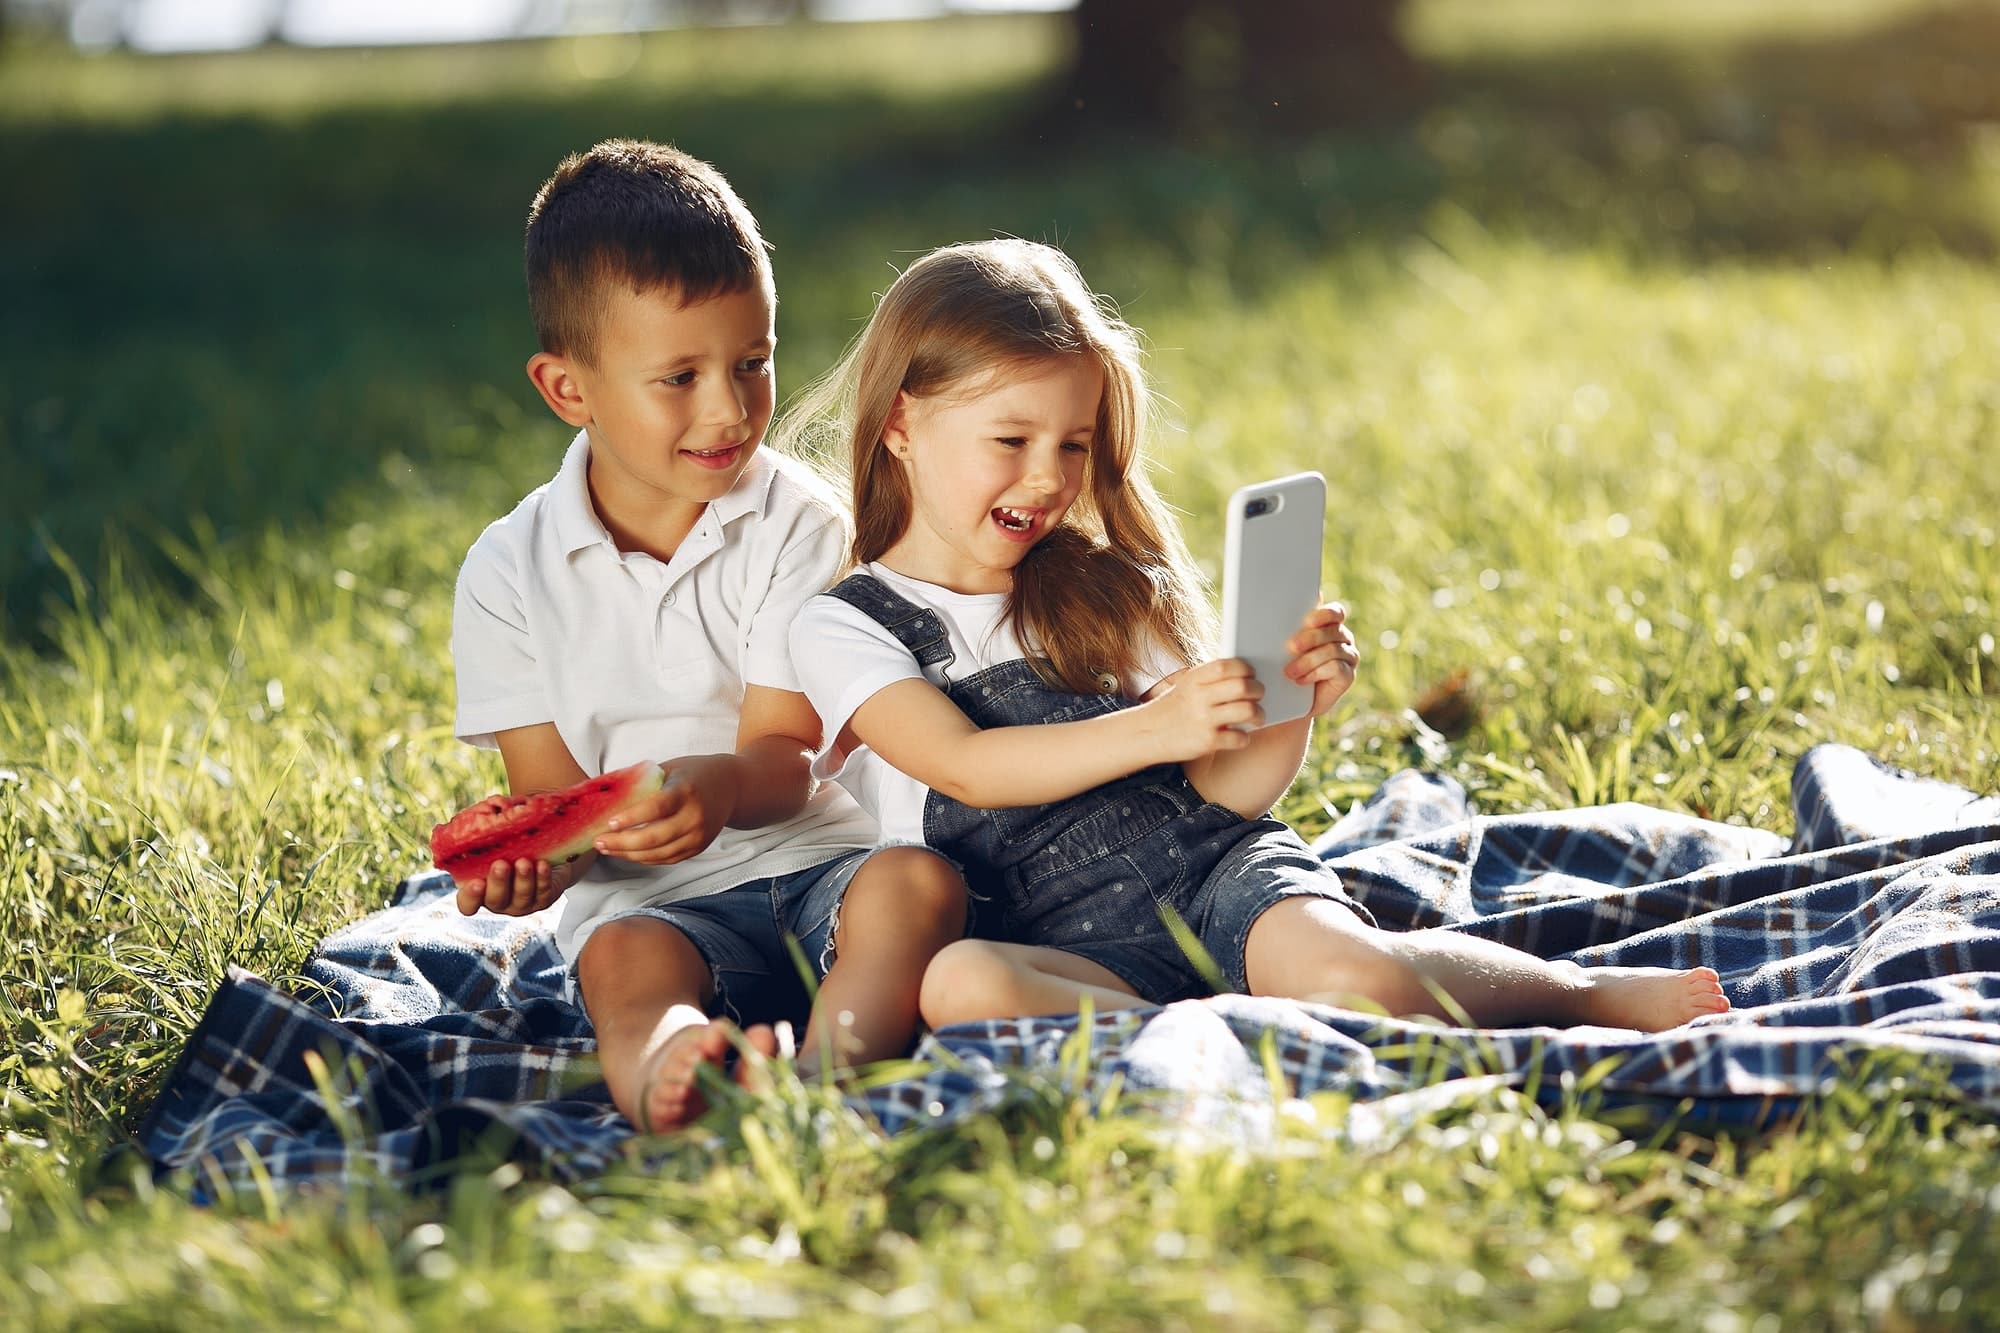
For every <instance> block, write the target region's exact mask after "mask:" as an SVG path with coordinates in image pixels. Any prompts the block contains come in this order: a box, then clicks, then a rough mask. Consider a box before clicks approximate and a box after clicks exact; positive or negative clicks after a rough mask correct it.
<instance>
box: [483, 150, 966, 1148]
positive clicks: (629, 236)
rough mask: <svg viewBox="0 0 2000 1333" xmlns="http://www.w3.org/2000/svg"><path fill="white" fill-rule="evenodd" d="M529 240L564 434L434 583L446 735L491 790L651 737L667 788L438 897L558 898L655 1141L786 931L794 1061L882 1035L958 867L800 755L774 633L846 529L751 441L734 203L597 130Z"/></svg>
mask: <svg viewBox="0 0 2000 1333" xmlns="http://www.w3.org/2000/svg"><path fill="white" fill-rule="evenodd" d="M526 258H527V275H528V299H529V305H530V308H531V310H532V312H533V315H534V322H535V331H536V336H537V338H538V339H539V342H540V346H541V350H540V351H539V352H537V353H536V354H535V355H534V356H533V357H531V358H530V359H529V361H528V365H527V371H528V378H529V379H530V380H532V381H533V382H534V385H535V388H536V389H537V390H539V391H540V393H541V395H542V398H543V400H544V401H545V402H546V403H547V404H548V405H549V408H550V410H551V411H553V412H554V413H555V414H556V416H558V417H559V418H561V419H562V420H563V421H565V422H567V423H569V424H570V425H571V426H574V427H576V428H577V435H576V438H575V440H574V441H573V442H572V443H571V445H570V447H569V451H568V453H567V455H566V456H565V457H564V460H563V463H562V467H561V470H560V471H558V472H557V474H556V476H555V479H554V480H552V481H550V482H549V483H548V484H546V485H544V486H542V487H541V488H540V489H538V490H536V491H534V492H533V493H532V494H530V495H529V496H528V497H527V498H526V499H524V500H523V501H521V503H520V505H519V506H518V507H517V508H516V509H515V510H514V511H513V512H512V513H511V514H509V515H507V516H506V517H505V518H502V519H500V520H498V521H497V522H495V523H493V524H492V525H491V526H489V527H488V528H487V529H486V531H485V532H484V533H483V534H481V536H480V537H479V539H478V541H476V542H475V543H473V546H472V550H471V551H470V553H468V555H467V556H466V560H465V565H464V567H463V568H462V569H461V571H460V573H459V579H458V594H457V602H456V606H455V608H454V612H453V617H452V659H453V662H454V664H455V667H456V670H457V676H458V718H457V731H458V734H459V736H460V738H461V739H464V740H466V741H469V742H471V743H472V744H474V745H480V746H485V747H489V748H497V749H498V750H499V751H500V756H501V759H502V761H503V762H504V763H505V765H506V769H507V783H508V787H509V789H510V790H512V791H515V792H529V791H545V790H549V789H552V788H557V787H562V786H566V785H568V784H570V783H572V782H578V781H581V780H583V779H584V778H585V777H587V776H589V775H592V774H596V773H603V772H607V771H609V770H611V769H615V768H620V767H623V766H625V765H627V764H632V763H636V762H639V761H641V760H647V759H652V760H659V761H661V762H662V766H663V767H664V768H665V769H666V772H667V779H666V782H665V784H664V786H663V787H662V788H661V790H660V791H659V792H658V793H657V794H656V795H654V796H652V797H650V798H648V799H647V800H646V801H645V802H644V803H642V804H640V805H638V806H635V807H633V809H632V810H630V811H629V812H627V813H625V814H624V816H623V817H622V818H621V819H620V820H619V821H616V822H615V823H614V827H613V830H612V831H611V832H610V833H608V834H606V835H605V836H604V837H603V838H601V839H599V840H598V842H597V845H596V852H595V854H589V855H586V856H584V857H582V858H579V859H578V860H576V861H573V862H570V863H569V864H567V865H565V866H562V867H560V868H552V867H551V866H550V865H549V864H548V863H547V862H539V863H531V862H527V861H522V862H517V863H515V864H513V865H508V864H506V863H504V862H495V864H494V865H493V867H492V869H491V871H490V872H489V874H488V876H487V878H486V881H485V882H484V884H479V885H471V886H467V887H466V888H464V889H461V890H460V893H459V900H458V906H459V910H460V911H462V912H465V913H466V914H468V915H470V914H472V913H475V912H477V911H478V910H479V909H480V908H481V907H485V908H486V909H487V910H489V911H495V912H504V913H508V914H511V915H521V914H524V913H527V912H532V911H537V910H539V909H541V908H543V907H546V906H548V905H550V904H551V903H554V902H556V901H557V900H558V896H560V902H561V909H560V916H559V920H558V923H557V926H556V943H557V945H558V947H559V948H560V949H561V950H562V953H563V956H564V957H565V958H566V959H567V960H568V962H569V964H570V968H571V984H572V987H573V992H574V993H576V994H577V995H578V996H579V997H580V1000H581V1002H582V1004H583V1006H584V1008H585V1010H586V1011H587V1012H588V1013H589V1015H590V1018H591V1022H592V1024H593V1025H594V1026H595V1028H596V1030H597V1036H598V1045H599V1053H600V1057H601V1059H602V1061H603V1066H604V1075H605V1081H606V1082H607V1083H608V1084H609V1086H610V1089H611V1096H612V1100H613V1101H614V1102H615V1103H616V1104H617V1106H618V1109H619V1110H620V1111H622V1112H624V1114H625V1115H626V1116H627V1118H629V1119H630V1120H631V1121H632V1122H633V1124H634V1125H636V1126H638V1128H639V1129H640V1130H641V1131H643V1132H652V1131H657V1130H660V1129H666V1128H672V1127H676V1126H679V1125H682V1124H685V1123H687V1122H688V1121H689V1120H691V1119H692V1118H693V1117H695V1116H696V1115H698V1114H700V1113H701V1111H702V1110H703V1109H704V1107H703V1102H702V1099H701V1097H700V1095H699V1092H698V1090H697V1087H696V1076H697V1073H698V1071H699V1068H700V1067H701V1066H702V1065H704V1064H719V1063H720V1062H721V1061H722V1059H723V1058H724V1056H725V1055H726V1054H727V1052H728V1051H729V1049H730V1046H731V1044H732V1040H733V1039H734V1038H735V1037H736V1034H737V1026H736V1025H737V1024H741V1025H742V1026H743V1027H744V1028H745V1029H747V1031H745V1032H744V1033H743V1036H742V1040H743V1041H744V1042H745V1043H746V1044H747V1045H748V1046H749V1047H750V1048H751V1049H752V1050H754V1051H756V1052H758V1053H760V1054H764V1055H769V1054H771V1053H772V1052H773V1051H774V1050H775V1047H776V1038H775V1034H774V1033H773V1031H772V1029H771V1028H770V1027H769V1026H767V1024H768V1023H769V1022H770V1021H771V1020H773V1019H776V1018H779V1017H782V1016H784V1015H785V1014H787V1013H788V1012H792V1011H794V1010H799V1011H802V1010H803V1007H804V1005H803V991H802V988H801V987H800V986H799V983H798V980H797V972H796V968H795V966H794V964H793V961H792V958H791V954H790V951H789V950H788V948H787V947H786V943H785V938H784V937H785V936H786V935H787V934H789V935H792V936H795V937H796V938H797V939H798V942H799V945H800V947H801V948H802V949H803V952H804V956H805V957H806V959H807V960H808V961H809V962H811V963H812V964H813V965H814V969H815V971H816V972H818V973H821V974H823V976H822V980H821V985H820V987H819V1002H818V1004H817V1005H816V1006H815V1009H814V1013H813V1017H812V1019H811V1021H810V1023H809V1024H808V1026H807V1030H806V1043H805V1051H804V1055H803V1058H802V1060H801V1066H802V1067H806V1068H810V1067H812V1066H813V1065H814V1064H815V1063H816V1062H817V1061H818V1060H819V1058H820V1057H821V1055H822V1053H823V1051H827V1052H831V1057H832V1059H833V1060H834V1061H836V1062H840V1063H849V1062H852V1063H860V1062H864V1061H867V1060H872V1059H879V1058H883V1057H886V1056H890V1055H894V1054H896V1053H898V1052H900V1051H901V1050H902V1049H903V1047H904V1046H906V1045H907V1044H908V1042H909V1040H910V1038H911V1036H912V1034H913V1033H914V1031H915V1027H916V1001H917V994H918V990H919V987H920V985H921V983H922V979H923V972H924V967H925V965H926V964H927V963H928V962H929V960H930V958H931V956H932V955H934V954H935V953H936V952H937V951H938V950H939V949H940V948H942V947H943V946H944V945H945V944H947V943H949V942H951V941H952V940H955V939H957V938H958V937H959V936H960V935H961V934H962V933H963V930H964V925H965V916H966V898H965V887H964V884H963V882H962V881H961V880H960V879H959V876H958V874H957V872H956V870H955V869H953V868H952V867H951V865H950V864H949V863H948V862H946V861H943V860H942V859H940V858H938V857H937V856H935V855H934V854H932V853H930V852H927V851H924V850H922V849H919V848H915V847H895V848H886V849H881V850H874V851H871V850H868V849H870V848H872V847H873V845H874V842H875V838H876V829H875V826H874V824H873V822H872V821H871V820H870V819H869V818H868V817H867V816H866V815H865V814H864V813H863V812H862V811H861V809H860V807H859V806H857V805H856V804H855V803H854V801H853V799H852V798H851V797H849V796H848V795H846V793H845V792H843V791H842V790H841V789H840V788H839V787H837V786H835V785H833V784H827V785H826V786H823V787H816V786H815V784H814V782H813V780H812V778H811V776H810V774H809V772H808V764H809V762H810V759H811V756H812V755H813V753H814V752H815V751H816V750H817V748H818V746H819V740H820V725H819V719H818V717H817V716H816V715H815V714H814V713H813V710H812V706H811V705H810V704H808V703H807V702H806V700H805V696H804V695H803V694H801V693H799V691H798V682H797V679H796V677H795V676H794V674H793V671H792V664H791V657H790V650H789V647H788V643H787V639H788V631H789V628H790V624H791V621H792V619H793V618H794V616H795V615H796V613H797V611H798V609H799V607H800V606H801V605H802V604H803V603H804V601H805V600H806V598H808V597H810V596H812V595H813V594H814V593H817V592H818V591H819V590H820V589H821V588H823V587H824V586H826V584H827V583H828V582H829V581H830V580H831V579H832V577H833V576H834V575H835V574H836V573H837V572H838V571H839V570H840V568H841V565H842V563H843V560H844V555H845V545H846V537H845V524H844V522H843V521H842V518H841V512H840V509H839V507H838V502H837V501H836V500H835V499H833V498H832V494H831V492H830V491H829V490H828V489H827V488H825V487H824V486H823V485H822V484H821V483H819V482H818V480H817V479H816V478H815V477H814V476H813V475H812V474H811V473H810V471H809V470H808V469H806V468H805V467H804V466H803V465H802V464H799V463H797V462H795V461H793V460H791V459H788V458H783V457H780V456H777V455H774V454H772V453H770V452H768V451H764V450H760V449H759V447H758V446H759V445H760V444H761V443H762V441H763V436H764V431H765V428H766V426H768V425H769V423H770V419H771V410H772V406H773V402H774V390H773V385H772V366H771V357H772V351H773V347H774V344H775V342H776V339H775V336H774V333H773V312H774V308H775V304H776V297H775V295H774V291H773V285H772V280H771V270H770V265H769V261H768V259H767V258H766V255H765V245H764V241H763V238H762V237H761V236H760V234H759V232H758V229H757V224H756V221H755V219H753V218H752V217H751V215H750V212H749V210H748V209H747V208H746V207H745V206H744V204H743V202H742V201H741V200H740V199H738V198H737V196H736V194H735V192H734V191H733V190H731V189H730V187H729V184H728V182H727V181H725V180H724V179H723V178H722V176H721V174H720V173H718V172H717V171H715V170H714V168H712V167H710V166H709V165H707V164H706V163H704V162H700V161H697V160H696V159H694V158H692V157H689V156H687V155H686V154H684V153H681V152H678V151H677V150H675V149H672V148H669V147H665V146H662V145H659V144H652V143H643V142H634V141H628V140H616V141H609V142H605V143H601V144H598V145H597V146H596V147H595V148H593V149H591V150H590V151H589V152H588V153H584V154H581V155H572V156H570V157H569V158H567V159H565V160H564V161H563V163H562V164H561V165H560V166H559V167H557V169H556V171H555V174H554V175H552V176H551V177H550V178H549V179H548V181H547V182H546V183H544V185H543V186H542V188H541V190H540V192H539V193H538V194H537V195H536V197H535V201H534V204H533V206H532V207H531V208H530V210H529V213H528V230H527V245H526ZM712 1014H714V1015H726V1016H727V1017H716V1018H713V1019H711V1017H710V1016H711V1015H712ZM732 1019H733V1020H734V1022H733V1023H732V1022H731V1021H730V1020H732ZM829 1022H831V1023H832V1024H833V1025H834V1026H835V1027H837V1028H839V1029H840V1031H839V1033H838V1035H837V1036H836V1035H833V1034H832V1033H829V1032H828V1031H826V1030H824V1029H825V1028H826V1026H827V1024H828V1023H829ZM739 1077H742V1075H739Z"/></svg>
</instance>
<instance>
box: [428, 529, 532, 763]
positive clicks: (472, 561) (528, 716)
mask: <svg viewBox="0 0 2000 1333" xmlns="http://www.w3.org/2000/svg"><path fill="white" fill-rule="evenodd" d="M518 579H519V572H518V570H517V569H516V568H515V567H514V565H513V563H512V562H511V561H509V560H508V559H507V557H506V553H505V551H504V550H503V549H501V547H500V543H499V542H498V541H497V540H495V539H494V535H493V530H492V529H488V530H487V533H486V534H485V535H483V536H481V537H480V539H479V540H478V541H476V542H474V543H473V545H472V550H471V551H470V552H468V553H467V555H466V557H465V564H464V565H463V566H462V567H461V568H460V569H459V571H458V591H457V594H456V596H455V598H454V600H453V602H452V610H451V664H452V671H453V673H454V675H455V676H456V677H457V682H458V713H457V718H456V720H455V722H454V725H453V730H454V731H456V732H457V734H458V738H459V739H460V740H462V741H465V742H467V743H468V744H471V745H477V746H479V747H481V748H482V749H488V750H491V749H495V748H497V746H498V742H496V741H495V740H494V733H496V732H501V731H508V730H511V729H513V728H515V727H526V726H533V725H534V724H536V723H538V722H548V721H551V720H552V717H553V714H552V712H551V710H550V707H549V700H548V698H547V695H546V693H545V691H544V690H543V687H542V679H541V673H540V671H539V670H538V669H537V667H536V664H535V653H534V640H533V637H532V635H531V633H530V631H529V627H528V621H527V615H526V612H525V610H524V603H523V598H522V596H521V589H520V586H519V582H518Z"/></svg>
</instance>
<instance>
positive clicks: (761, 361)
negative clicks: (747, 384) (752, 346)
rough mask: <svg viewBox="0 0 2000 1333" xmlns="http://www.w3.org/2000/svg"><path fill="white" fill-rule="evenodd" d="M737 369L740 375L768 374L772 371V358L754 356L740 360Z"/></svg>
mask: <svg viewBox="0 0 2000 1333" xmlns="http://www.w3.org/2000/svg"><path fill="white" fill-rule="evenodd" d="M736 371H737V373H738V374H740V375H768V374H770V373H771V358H770V357H768V356H753V357H751V358H750V359H749V360H747V361H741V362H738V363H737V366H736Z"/></svg>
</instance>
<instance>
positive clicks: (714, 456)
mask: <svg viewBox="0 0 2000 1333" xmlns="http://www.w3.org/2000/svg"><path fill="white" fill-rule="evenodd" d="M742 452H743V445H742V443H741V442H738V443H736V444H724V445H719V446H717V447H716V448H714V449H685V450H682V453H684V454H685V455H686V456H687V457H688V458H689V459H690V460H692V461H693V462H694V464H695V465H696V466H697V467H706V468H716V469H718V470H719V469H722V468H726V467H728V466H729V465H730V464H731V463H734V462H735V461H736V459H737V457H738V456H739V455H741V454H742Z"/></svg>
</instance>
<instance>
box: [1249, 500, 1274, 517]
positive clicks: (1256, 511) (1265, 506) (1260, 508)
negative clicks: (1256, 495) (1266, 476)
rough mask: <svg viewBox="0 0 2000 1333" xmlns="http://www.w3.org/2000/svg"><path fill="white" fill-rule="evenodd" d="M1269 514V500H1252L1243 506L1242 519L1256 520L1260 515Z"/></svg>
mask: <svg viewBox="0 0 2000 1333" xmlns="http://www.w3.org/2000/svg"><path fill="white" fill-rule="evenodd" d="M1270 512H1271V502H1270V501H1269V500H1262V499H1260V500H1252V501H1250V502H1249V503H1248V504H1246V505H1244V506H1243V517H1245V518H1256V517H1257V516H1258V515H1260V514H1268V513H1270Z"/></svg>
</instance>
